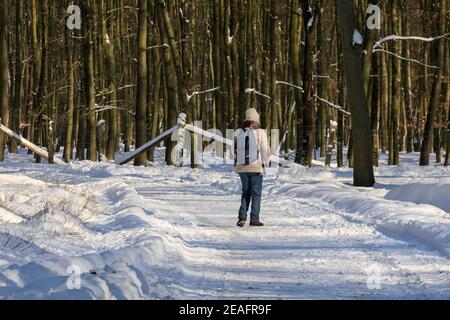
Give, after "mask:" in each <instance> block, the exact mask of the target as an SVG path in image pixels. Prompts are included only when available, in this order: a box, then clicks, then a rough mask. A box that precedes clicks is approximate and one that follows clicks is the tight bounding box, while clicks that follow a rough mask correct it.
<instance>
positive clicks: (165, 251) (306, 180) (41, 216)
mask: <svg viewBox="0 0 450 320" xmlns="http://www.w3.org/2000/svg"><path fill="white" fill-rule="evenodd" d="M32 160H33V159H32V157H31V156H28V155H26V153H25V151H24V150H22V151H21V154H20V155H14V156H12V155H8V156H7V161H6V162H4V163H1V164H0V298H1V299H19V298H25V299H41V298H46V299H80V298H81V299H222V298H223V299H229V298H230V299H236V298H237V299H247V298H257V299H259V298H262V299H265V298H272V299H278V298H283V299H311V298H312V299H332V298H337V299H386V298H387V299H394V298H402V299H416V298H423V299H430V298H438V299H448V298H450V201H449V197H450V171H449V169H447V168H444V167H443V166H442V165H433V166H430V167H425V168H419V166H418V165H417V163H418V155H417V154H412V155H407V154H402V155H401V160H402V164H401V165H400V166H398V167H388V166H387V165H386V159H385V158H383V159H382V161H381V166H380V168H378V169H376V177H377V184H376V186H375V187H374V188H369V189H365V188H354V187H352V185H351V184H352V172H351V170H350V169H348V168H344V169H337V168H331V169H327V168H323V167H314V168H312V169H306V168H303V167H299V166H296V165H293V166H292V167H290V168H283V169H281V171H280V172H279V174H277V175H272V176H268V177H266V179H265V183H264V194H263V208H262V217H261V218H262V221H263V222H264V223H266V226H265V227H263V228H254V227H248V226H246V227H245V228H243V229H238V228H237V227H235V223H236V218H237V211H238V207H239V203H240V201H239V198H240V194H239V193H240V182H239V178H238V176H237V175H236V174H235V173H234V172H233V167H232V166H230V165H227V166H223V165H218V164H215V165H210V166H209V167H208V168H205V169H196V170H192V169H190V168H187V167H185V168H173V167H166V166H163V165H162V164H158V165H156V166H153V167H148V168H144V167H140V168H136V167H133V166H132V165H126V166H116V165H113V164H108V163H92V162H76V163H73V164H70V165H52V166H49V165H46V164H42V165H38V164H34V163H32ZM425 184H426V185H425ZM408 201H411V202H408ZM414 202H415V203H414ZM78 271H79V273H80V274H81V275H80V277H81V278H80V279H81V283H79V284H80V286H79V289H77V288H78V286H77V273H78ZM74 272H75V274H72V273H74ZM74 284H75V289H74V288H73V287H74Z"/></svg>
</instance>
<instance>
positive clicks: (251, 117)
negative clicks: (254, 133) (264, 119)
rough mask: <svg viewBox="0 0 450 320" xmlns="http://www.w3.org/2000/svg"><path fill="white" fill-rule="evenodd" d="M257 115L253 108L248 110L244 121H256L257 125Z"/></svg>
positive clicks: (258, 117)
mask: <svg viewBox="0 0 450 320" xmlns="http://www.w3.org/2000/svg"><path fill="white" fill-rule="evenodd" d="M259 119H260V116H259V113H258V111H256V109H255V108H250V109H247V111H245V121H256V122H258V123H259Z"/></svg>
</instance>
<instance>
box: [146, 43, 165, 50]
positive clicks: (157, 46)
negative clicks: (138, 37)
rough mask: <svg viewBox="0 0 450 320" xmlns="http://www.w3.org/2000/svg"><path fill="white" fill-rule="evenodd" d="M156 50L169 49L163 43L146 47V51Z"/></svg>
mask: <svg viewBox="0 0 450 320" xmlns="http://www.w3.org/2000/svg"><path fill="white" fill-rule="evenodd" d="M156 48H167V49H170V47H169V45H168V44H167V43H163V44H159V45H155V46H151V47H147V50H150V49H156Z"/></svg>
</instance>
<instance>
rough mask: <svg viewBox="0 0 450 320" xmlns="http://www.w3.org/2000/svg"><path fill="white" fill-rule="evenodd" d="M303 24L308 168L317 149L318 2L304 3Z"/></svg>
mask: <svg viewBox="0 0 450 320" xmlns="http://www.w3.org/2000/svg"><path fill="white" fill-rule="evenodd" d="M302 4H303V6H302V8H303V24H304V28H305V33H306V36H305V37H306V38H305V54H304V65H303V89H304V93H303V106H304V108H303V132H304V133H303V161H302V163H303V164H304V165H307V166H311V165H312V160H313V152H314V147H315V142H316V139H315V133H316V128H315V124H316V101H315V98H314V94H315V88H314V81H313V75H314V66H315V61H314V56H315V55H316V53H317V52H316V51H317V46H316V40H317V39H316V36H317V25H318V21H319V19H318V17H317V15H318V10H320V8H319V7H318V5H317V1H316V0H313V3H312V4H311V3H309V1H303V2H302Z"/></svg>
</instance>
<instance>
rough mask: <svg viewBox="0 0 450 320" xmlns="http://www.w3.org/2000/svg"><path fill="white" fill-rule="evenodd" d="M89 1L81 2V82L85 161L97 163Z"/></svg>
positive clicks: (91, 21)
mask: <svg viewBox="0 0 450 320" xmlns="http://www.w3.org/2000/svg"><path fill="white" fill-rule="evenodd" d="M89 2H90V1H84V2H83V15H84V19H83V21H84V24H83V25H84V26H85V28H86V29H84V37H85V38H84V41H83V82H84V97H85V99H84V101H85V106H86V110H87V140H88V141H87V160H90V161H97V114H96V111H95V84H94V52H93V48H92V41H93V35H92V31H91V30H92V26H93V25H94V20H93V16H92V15H93V14H94V13H93V10H92V4H91V3H89Z"/></svg>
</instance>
